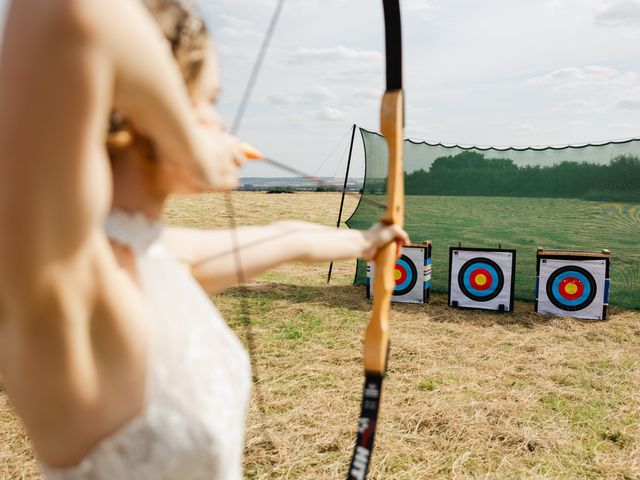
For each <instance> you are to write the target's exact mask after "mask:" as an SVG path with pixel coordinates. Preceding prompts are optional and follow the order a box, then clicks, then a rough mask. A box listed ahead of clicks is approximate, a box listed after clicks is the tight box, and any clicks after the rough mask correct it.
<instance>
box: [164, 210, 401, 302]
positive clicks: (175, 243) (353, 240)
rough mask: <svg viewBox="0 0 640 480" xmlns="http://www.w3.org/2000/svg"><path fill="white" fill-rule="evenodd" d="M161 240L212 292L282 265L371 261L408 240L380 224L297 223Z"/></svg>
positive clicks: (189, 232) (176, 234) (176, 231)
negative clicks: (349, 227) (383, 249)
mask: <svg viewBox="0 0 640 480" xmlns="http://www.w3.org/2000/svg"><path fill="white" fill-rule="evenodd" d="M162 240H163V243H164V245H165V247H166V248H167V250H168V251H169V253H170V254H171V255H173V256H174V257H176V258H177V259H178V260H180V261H182V262H184V263H185V264H186V265H187V266H188V267H189V268H190V270H191V273H192V274H193V276H194V277H195V279H196V280H197V281H198V282H199V283H200V285H202V287H203V288H204V289H205V290H206V291H207V292H210V293H214V292H218V291H220V290H223V289H225V288H228V287H231V286H233V285H237V284H238V283H239V282H240V281H242V280H248V279H250V278H252V277H255V276H256V275H259V274H261V273H263V272H265V271H267V270H269V269H271V268H273V267H276V266H278V265H280V264H283V263H287V262H292V261H302V262H323V261H329V260H344V259H349V258H358V257H359V258H364V259H367V260H370V259H372V258H373V257H374V256H375V254H376V252H377V251H378V250H379V249H380V248H381V247H382V246H384V245H386V244H388V243H389V242H391V241H392V240H396V241H398V243H399V244H400V245H406V244H407V243H408V242H409V239H408V237H407V234H406V233H405V232H404V230H402V229H401V228H400V227H398V226H396V225H391V226H383V225H380V224H376V225H374V226H373V227H372V228H370V229H369V230H366V231H360V230H347V229H343V230H339V229H337V228H331V227H325V226H322V225H316V224H313V223H306V222H298V221H286V222H277V223H274V224H271V225H268V226H264V227H242V228H238V229H235V230H230V229H226V230H193V229H184V228H168V229H166V230H165V232H164V234H163V239H162ZM238 259H239V262H238ZM238 263H239V264H240V265H238ZM239 268H240V269H241V271H238V269H239Z"/></svg>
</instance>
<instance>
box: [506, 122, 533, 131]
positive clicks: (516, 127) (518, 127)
mask: <svg viewBox="0 0 640 480" xmlns="http://www.w3.org/2000/svg"><path fill="white" fill-rule="evenodd" d="M506 127H507V128H508V129H510V130H515V131H516V132H522V133H527V132H533V131H535V130H537V129H538V128H537V127H536V126H535V125H531V124H528V123H521V124H517V125H507V126H506Z"/></svg>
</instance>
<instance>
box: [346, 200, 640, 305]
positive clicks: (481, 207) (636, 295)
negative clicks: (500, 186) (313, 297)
mask: <svg viewBox="0 0 640 480" xmlns="http://www.w3.org/2000/svg"><path fill="white" fill-rule="evenodd" d="M365 198H366V197H365ZM371 198H373V199H374V200H376V201H378V202H380V203H382V204H384V198H383V197H378V196H375V195H374V196H372V197H371ZM405 203H406V221H405V223H406V229H407V231H408V232H409V234H410V235H411V237H412V240H414V241H417V242H421V241H425V240H431V241H433V286H434V289H436V290H438V291H440V292H446V291H447V281H448V265H449V247H450V246H457V245H458V243H462V246H466V247H476V248H478V247H484V248H498V247H499V246H501V247H502V248H509V249H515V250H517V255H516V297H517V298H520V299H526V300H533V299H534V298H535V286H536V248H537V247H544V248H546V249H560V250H595V251H600V250H602V249H608V250H610V251H611V253H612V262H611V298H610V300H611V303H612V304H613V305H618V306H624V307H634V308H638V307H640V248H639V247H640V205H638V204H630V203H612V202H591V201H585V200H577V199H569V198H509V197H452V196H427V195H413V196H407V197H406V202H405ZM379 210H380V209H379V208H378V207H377V206H375V205H371V204H365V203H362V204H361V207H360V208H359V209H358V211H357V212H356V214H355V215H354V217H353V219H351V220H350V222H349V224H350V225H354V226H356V228H360V225H362V226H364V225H365V224H369V223H370V222H371V221H372V219H376V218H378V217H379V216H380V211H379ZM365 274H366V272H365V271H364V270H361V275H365Z"/></svg>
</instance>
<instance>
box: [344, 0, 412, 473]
mask: <svg viewBox="0 0 640 480" xmlns="http://www.w3.org/2000/svg"><path fill="white" fill-rule="evenodd" d="M383 6H384V19H385V46H386V62H387V68H386V74H387V89H386V91H385V93H384V96H383V97H382V106H381V109H380V131H381V133H382V135H383V136H384V138H385V140H386V142H387V147H388V163H389V166H388V177H387V211H386V213H385V215H384V216H383V217H382V218H381V219H380V221H381V223H384V224H388V225H391V224H396V225H400V226H402V225H403V219H404V168H403V162H402V147H403V144H402V142H403V126H404V111H403V110H404V108H403V107H404V100H403V93H402V29H401V22H400V5H399V0H383ZM396 252H397V244H396V243H395V242H392V243H390V244H389V245H387V246H385V247H383V248H382V249H381V250H380V251H379V252H378V254H377V255H376V257H375V265H376V275H375V279H374V284H373V293H374V295H373V311H372V313H371V319H370V320H369V324H368V325H367V329H366V332H365V337H364V370H365V382H364V392H363V394H362V411H361V414H360V420H359V422H358V435H357V438H356V444H355V447H354V450H353V457H352V459H351V465H350V467H349V473H348V477H347V478H348V480H363V479H364V478H365V477H366V476H367V471H368V469H369V462H370V461H371V453H372V451H373V441H374V438H375V433H376V423H377V418H378V409H379V406H380V394H381V390H382V380H383V378H384V375H385V373H386V368H387V354H388V351H389V310H390V305H391V295H392V292H393V289H394V286H395V281H394V278H393V271H394V265H395V261H396Z"/></svg>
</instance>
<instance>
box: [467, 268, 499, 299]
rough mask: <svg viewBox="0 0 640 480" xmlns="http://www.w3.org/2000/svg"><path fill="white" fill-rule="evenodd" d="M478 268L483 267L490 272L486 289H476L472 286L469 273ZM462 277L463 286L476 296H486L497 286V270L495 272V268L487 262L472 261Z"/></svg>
mask: <svg viewBox="0 0 640 480" xmlns="http://www.w3.org/2000/svg"><path fill="white" fill-rule="evenodd" d="M478 268H484V269H485V270H487V271H488V272H489V273H490V274H491V286H490V287H489V288H487V289H486V290H478V289H476V288H473V286H472V285H471V274H472V273H473V272H474V271H475V270H476V269H478ZM462 278H463V282H464V286H465V288H466V289H467V290H468V291H469V292H471V293H472V294H473V295H475V296H476V297H487V296H489V295H491V294H493V292H495V291H496V289H497V288H498V281H497V280H498V272H496V269H495V268H493V266H491V265H489V264H488V263H484V262H478V263H474V264H473V265H471V266H470V267H468V268H467V269H466V270H465V271H464V276H463V277H462Z"/></svg>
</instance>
